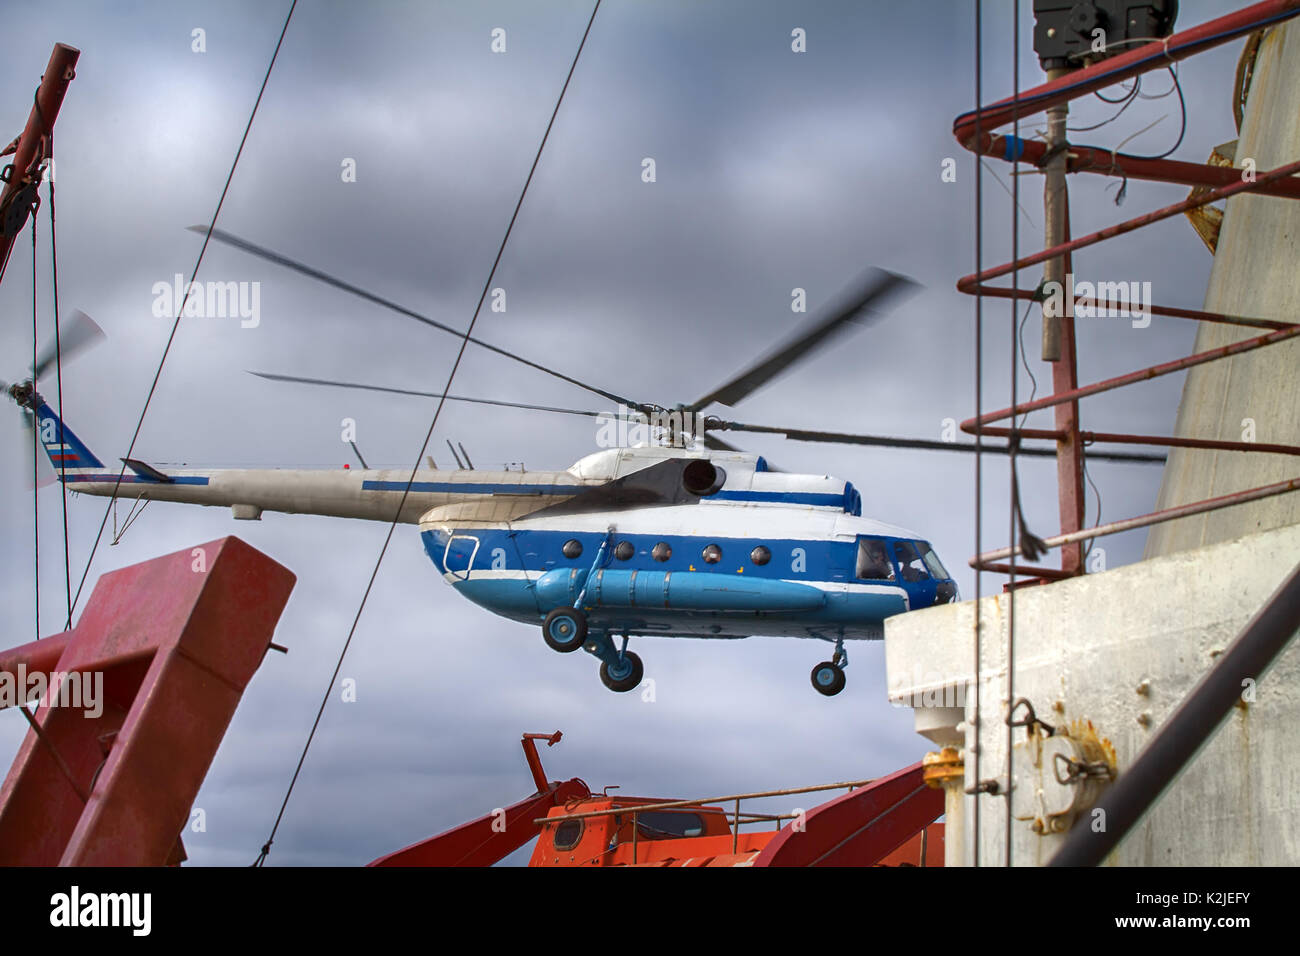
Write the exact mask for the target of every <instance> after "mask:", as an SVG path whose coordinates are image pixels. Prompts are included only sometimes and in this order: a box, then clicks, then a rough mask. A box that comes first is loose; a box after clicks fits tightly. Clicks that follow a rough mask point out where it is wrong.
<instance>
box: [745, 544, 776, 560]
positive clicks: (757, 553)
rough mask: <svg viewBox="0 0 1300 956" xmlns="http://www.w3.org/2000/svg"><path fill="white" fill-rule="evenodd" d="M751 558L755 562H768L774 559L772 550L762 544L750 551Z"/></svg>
mask: <svg viewBox="0 0 1300 956" xmlns="http://www.w3.org/2000/svg"><path fill="white" fill-rule="evenodd" d="M749 560H751V561H753V562H754V563H755V564H767V562H769V561H771V560H772V552H771V550H770V549H769V548H765V547H764V546H763V545H761V544H760V545H759V546H758V547H757V548H755V549H754V550H753V551H751V552H749Z"/></svg>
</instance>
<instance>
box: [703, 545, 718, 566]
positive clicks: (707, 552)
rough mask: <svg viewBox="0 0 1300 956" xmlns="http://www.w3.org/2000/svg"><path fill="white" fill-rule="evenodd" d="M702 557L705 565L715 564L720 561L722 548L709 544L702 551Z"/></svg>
mask: <svg viewBox="0 0 1300 956" xmlns="http://www.w3.org/2000/svg"><path fill="white" fill-rule="evenodd" d="M702 557H703V558H704V561H705V563H706V564H717V563H718V562H719V561H721V560H722V548H720V547H718V546H717V545H716V544H711V545H709V546H708V547H707V548H705V549H704V552H703V554H702Z"/></svg>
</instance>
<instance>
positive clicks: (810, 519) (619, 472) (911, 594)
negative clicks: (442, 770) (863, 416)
mask: <svg viewBox="0 0 1300 956" xmlns="http://www.w3.org/2000/svg"><path fill="white" fill-rule="evenodd" d="M227 236H228V234H227ZM229 238H234V237H229ZM246 245H247V244H246ZM912 285H913V283H911V281H910V280H907V279H904V278H903V277H901V276H898V275H895V274H893V273H889V272H884V271H882V270H876V269H872V270H869V271H868V272H866V273H864V274H863V275H862V276H860V277H859V278H858V279H857V280H856V281H855V282H854V283H852V284H851V285H850V286H849V287H848V288H847V289H846V290H845V291H844V292H843V293H842V294H841V295H840V296H839V297H838V298H836V299H835V300H833V301H832V302H831V303H830V304H829V305H828V306H827V307H826V308H825V309H823V310H822V313H821V314H820V315H819V316H816V317H815V318H814V320H813V321H811V322H810V323H809V326H808V328H806V329H805V330H804V331H802V332H801V333H799V334H798V335H797V336H796V337H795V339H794V340H793V341H792V342H790V343H788V344H786V345H785V346H783V347H781V348H780V349H778V350H777V351H776V352H774V353H773V354H771V355H769V356H768V357H767V358H765V359H763V360H762V361H760V362H758V363H757V364H755V365H753V366H751V367H750V368H749V369H747V370H746V371H744V372H742V373H741V374H740V375H738V376H736V377H734V378H733V379H732V380H731V381H729V382H728V383H727V384H725V385H724V386H722V387H721V388H719V389H717V390H715V391H713V392H710V393H709V394H708V395H706V396H704V397H703V398H702V399H700V400H699V401H697V402H694V403H692V404H690V405H678V406H676V407H675V408H673V409H668V408H666V407H663V406H657V405H647V404H643V403H630V402H627V400H624V399H621V398H620V397H619V396H614V395H612V394H611V393H607V392H604V391H603V390H598V389H595V388H591V390H592V391H598V392H599V393H600V394H602V395H607V396H609V397H613V398H619V400H620V401H621V402H626V405H624V406H622V407H623V409H624V411H626V409H627V408H632V409H634V410H635V413H636V414H638V415H640V416H641V421H642V422H644V423H648V424H649V425H650V427H651V429H652V433H653V434H655V435H656V436H657V437H658V438H659V441H658V442H657V443H649V442H643V443H640V444H638V445H635V446H631V447H614V448H606V449H603V450H601V451H597V452H595V453H592V454H589V455H587V456H586V457H583V458H581V459H580V460H579V461H577V462H576V463H574V464H573V465H572V466H570V467H569V468H567V469H564V470H562V471H522V470H521V471H511V470H507V471H483V470H476V469H474V468H473V467H472V463H469V464H470V467H463V465H464V464H465V463H466V462H467V461H468V455H466V456H465V461H462V460H461V456H460V455H459V454H456V450H455V448H454V447H453V449H452V452H453V455H454V456H455V457H456V459H457V465H458V467H457V468H456V469H455V470H438V469H437V468H436V466H433V467H430V468H420V469H416V470H415V471H414V472H412V470H410V469H405V470H402V469H372V468H369V467H366V466H365V461H364V459H362V460H361V464H362V466H363V467H361V468H351V467H346V468H345V469H343V470H332V471H324V470H311V469H187V468H180V469H174V468H170V467H169V468H167V469H163V468H160V467H155V466H154V465H152V464H150V463H148V462H146V461H143V460H141V459H138V458H123V459H122V466H123V467H122V468H121V469H120V470H118V469H115V468H109V467H107V466H106V465H105V464H104V463H103V462H102V461H101V460H100V459H99V458H98V457H96V456H95V454H94V453H93V452H92V451H91V450H90V448H89V447H88V446H87V445H86V444H85V443H84V442H82V441H81V440H80V439H79V438H78V437H77V436H76V435H75V434H74V433H73V432H72V430H71V429H70V428H68V427H67V425H65V423H64V422H63V421H62V420H61V419H60V418H59V416H58V415H57V414H56V413H55V411H54V410H53V409H52V408H51V407H50V405H49V404H48V403H47V402H46V401H45V400H44V398H42V396H41V395H40V393H39V392H38V391H37V390H36V386H35V382H36V380H37V379H38V378H39V377H40V375H41V374H42V373H43V372H45V371H46V370H47V369H48V368H49V366H50V364H51V363H52V362H53V360H54V356H53V355H52V354H50V352H49V351H48V350H47V352H46V354H45V356H44V357H38V359H37V361H36V362H35V363H34V365H33V368H32V376H31V378H30V379H29V380H27V381H25V382H21V383H17V384H13V385H9V386H7V387H5V388H4V391H5V392H6V394H8V396H9V397H10V398H11V399H12V400H13V401H14V402H15V403H16V404H17V405H18V406H19V407H20V409H21V410H22V411H23V413H24V417H25V419H26V422H27V425H28V427H29V428H33V429H35V431H36V441H37V442H39V444H40V445H41V447H42V448H43V449H44V451H45V453H46V455H47V456H48V459H49V462H50V464H51V465H52V466H53V469H54V470H55V472H56V475H57V477H58V478H59V479H60V480H61V481H62V482H63V483H64V484H65V485H66V486H67V488H68V489H69V490H71V491H73V492H78V493H82V494H88V495H95V496H108V497H114V498H116V497H118V496H126V497H131V498H134V499H135V503H136V504H137V505H141V506H142V505H143V504H147V503H148V502H151V501H171V502H180V503H186V504H196V505H208V506H224V507H229V508H230V509H231V511H232V514H233V516H234V517H235V518H237V519H244V520H255V519H258V518H260V517H261V515H262V513H263V512H264V511H273V512H284V513H290V514H317V515H326V516H333V517H346V518H360V519H365V520H375V521H390V522H391V521H397V522H401V523H407V524H415V525H417V526H418V529H419V534H420V538H421V541H422V544H423V547H424V550H425V552H426V554H427V555H428V557H429V559H430V560H431V561H432V563H433V565H434V566H435V568H436V569H437V571H438V572H439V573H440V574H441V575H442V577H443V579H444V580H445V581H446V582H447V583H448V584H449V585H450V586H451V587H452V588H453V589H454V590H455V591H457V592H459V593H460V594H461V595H462V596H464V597H465V598H467V599H468V600H470V601H472V602H473V603H475V604H477V605H479V606H481V607H483V608H486V609H487V610H489V611H492V612H494V613H496V614H498V615H500V616H502V617H505V618H508V619H511V620H514V621H519V622H522V623H527V624H531V625H534V626H537V627H539V629H540V630H541V634H542V639H543V641H544V642H545V643H546V645H548V646H549V647H550V648H551V649H553V650H555V651H558V652H560V653H570V652H573V651H576V650H578V649H580V648H581V649H583V650H586V651H587V652H588V653H590V654H592V655H593V656H595V657H596V658H598V659H599V660H600V678H601V680H602V682H603V683H604V684H605V686H606V687H608V688H609V689H610V690H613V691H616V692H626V691H630V690H633V689H634V688H636V687H637V686H638V685H639V684H640V683H641V681H642V678H643V676H644V665H643V663H642V661H641V658H640V657H639V656H638V655H637V654H636V653H635V652H633V651H630V650H628V641H629V639H630V638H631V637H638V636H647V635H655V636H664V637H692V638H713V639H736V638H743V637H749V636H786V637H788V636H795V637H805V638H815V639H820V640H822V641H826V642H829V643H831V644H833V645H834V652H833V654H832V656H831V658H830V660H825V661H822V662H820V663H818V664H817V665H816V666H815V667H814V668H813V669H812V673H811V683H812V685H813V687H814V688H815V689H816V690H817V691H818V692H819V693H821V694H823V695H826V696H833V695H835V694H838V693H839V692H840V691H841V690H843V689H844V686H845V674H844V669H845V667H847V665H848V654H847V651H846V650H845V646H844V645H845V641H848V640H872V639H880V638H882V637H883V622H884V619H885V618H887V617H889V616H891V615H894V614H900V613H904V612H907V611H910V610H915V609H918V608H923V607H929V606H932V605H934V604H941V603H945V602H948V601H954V600H957V599H958V592H957V585H956V582H955V581H954V580H953V578H952V577H951V575H950V574H949V573H948V572H947V570H946V569H945V568H944V565H943V563H942V562H941V561H940V559H939V557H938V555H937V554H936V553H935V551H934V549H933V548H932V547H931V546H930V544H929V542H928V540H927V539H926V538H925V537H924V536H922V535H920V534H916V533H914V532H911V531H908V530H906V529H903V528H899V527H895V526H893V525H891V524H888V523H885V522H881V521H877V520H874V519H871V518H868V517H863V515H862V498H861V495H860V494H859V493H858V492H857V490H856V489H855V488H854V487H853V485H852V484H851V483H849V482H847V481H843V480H841V479H837V478H833V477H830V476H827V475H811V474H790V473H786V472H782V471H778V470H776V469H774V468H773V467H771V466H770V465H769V463H768V462H767V460H766V459H765V458H763V457H762V456H759V455H754V454H750V453H747V452H744V451H742V450H741V449H738V448H735V447H733V446H731V445H729V444H728V443H726V442H723V441H722V440H721V439H719V438H718V437H717V436H716V435H714V434H712V433H711V430H710V429H713V428H720V427H724V426H725V425H726V424H733V425H734V424H736V423H723V422H721V421H720V420H719V419H716V418H714V417H712V416H706V415H704V414H703V410H704V409H706V408H707V407H709V406H710V405H711V404H713V403H714V402H721V403H725V404H732V403H734V402H736V401H739V400H740V399H741V398H743V397H744V396H746V395H748V394H749V393H751V392H752V391H754V390H755V389H757V388H758V387H760V386H761V385H763V384H764V383H766V382H767V381H768V380H770V379H771V378H772V377H774V376H775V375H777V374H779V373H780V372H782V371H784V370H785V369H786V368H787V367H788V366H790V365H791V364H793V363H794V362H795V361H796V360H798V359H800V358H802V357H804V356H806V355H807V354H808V353H809V352H810V351H812V349H813V348H816V347H820V346H824V345H825V344H826V343H827V342H828V341H829V340H830V339H831V338H833V337H834V336H835V335H837V334H840V333H841V332H843V331H844V329H845V328H846V327H847V326H848V325H849V324H850V323H851V322H852V321H854V320H856V319H859V318H861V317H862V316H863V315H864V314H866V313H867V312H868V310H869V309H870V307H872V306H878V305H879V304H880V302H881V301H883V300H885V299H887V298H891V297H897V296H898V295H899V294H900V293H902V292H905V291H906V290H907V289H908V288H909V287H910V286H912ZM102 336H103V333H102V332H101V331H100V330H99V328H98V326H95V324H94V322H93V320H91V319H90V318H89V317H88V316H86V315H85V314H84V313H78V314H77V315H76V316H75V317H74V319H73V321H72V322H71V323H70V324H69V327H68V329H67V330H66V332H65V334H64V338H63V353H62V354H63V357H64V359H65V360H66V359H68V358H70V357H71V356H72V355H74V354H75V353H76V352H78V351H81V350H82V349H83V348H84V347H85V346H86V345H88V344H91V343H93V342H94V341H96V340H97V339H99V338H102ZM523 361H525V362H527V360H523ZM527 364H534V363H527ZM535 367H538V366H535ZM254 374H259V375H262V377H264V378H270V379H275V380H283V381H292V382H304V383H309V384H328V385H338V386H342V387H351V388H373V389H377V390H380V391H402V390H398V389H391V388H385V387H382V386H364V385H357V384H355V383H343V382H332V381H326V380H320V379H307V378H301V377H298V376H288V375H278V374H271V373H254ZM557 374H558V373H557ZM561 377H565V376H561ZM565 378H566V380H567V377H565ZM570 381H575V380H570ZM578 384H582V383H578ZM584 387H589V386H584ZM414 394H430V393H414ZM437 397H442V396H441V395H438V396H437ZM446 397H447V398H448V399H451V400H456V401H471V402H473V401H484V402H488V403H490V404H514V405H520V406H521V407H524V408H537V409H542V410H546V411H551V412H566V413H571V414H583V415H590V416H593V417H600V416H601V415H602V414H605V415H607V414H608V413H597V412H589V411H583V410H576V409H561V408H553V407H548V406H532V405H523V404H522V403H499V402H492V401H491V400H487V399H473V398H467V397H464V396H452V395H448V396H446ZM29 444H31V442H29ZM700 445H703V446H704V447H699V446H700ZM462 450H463V446H462ZM358 457H359V458H360V453H359V451H358ZM428 462H429V464H430V465H431V466H432V465H433V464H434V463H433V462H432V459H429V460H428ZM408 484H409V488H408V487H407V486H408Z"/></svg>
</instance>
